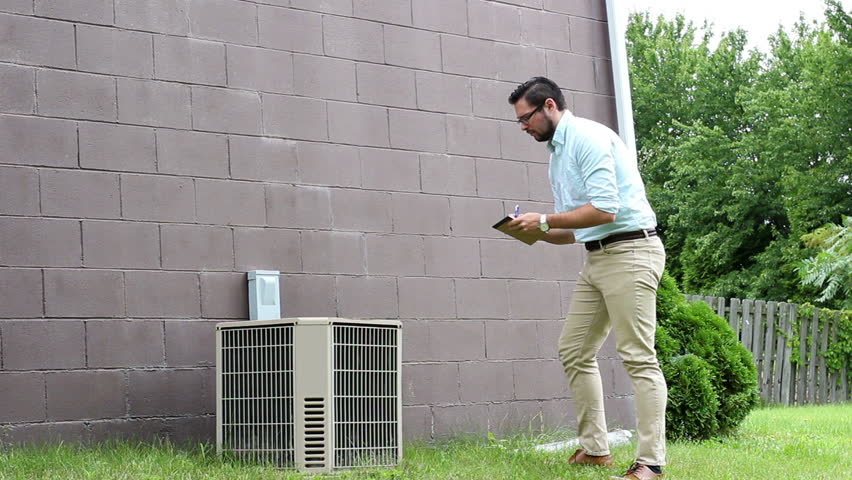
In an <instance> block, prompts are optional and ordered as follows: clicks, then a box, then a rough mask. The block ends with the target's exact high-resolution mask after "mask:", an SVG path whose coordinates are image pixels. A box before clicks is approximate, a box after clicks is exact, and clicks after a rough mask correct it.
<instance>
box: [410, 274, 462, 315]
mask: <svg viewBox="0 0 852 480" xmlns="http://www.w3.org/2000/svg"><path fill="white" fill-rule="evenodd" d="M455 303H456V302H455V292H454V288H453V281H452V279H449V278H402V277H400V279H399V314H400V316H402V317H409V318H455V316H456V305H455Z"/></svg>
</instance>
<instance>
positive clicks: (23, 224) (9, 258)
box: [0, 217, 82, 267]
mask: <svg viewBox="0 0 852 480" xmlns="http://www.w3.org/2000/svg"><path fill="white" fill-rule="evenodd" d="M0 245H3V250H2V251H0V265H4V266H45V267H79V266H80V265H81V264H82V261H81V258H82V248H81V246H80V222H78V221H73V220H58V219H37V218H8V217H6V218H4V217H0Z"/></svg>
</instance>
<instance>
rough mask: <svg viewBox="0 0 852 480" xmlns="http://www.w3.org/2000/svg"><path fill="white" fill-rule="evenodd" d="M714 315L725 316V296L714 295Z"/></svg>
mask: <svg viewBox="0 0 852 480" xmlns="http://www.w3.org/2000/svg"><path fill="white" fill-rule="evenodd" d="M716 301H717V303H716V315H719V316H720V317H722V318H725V297H716Z"/></svg>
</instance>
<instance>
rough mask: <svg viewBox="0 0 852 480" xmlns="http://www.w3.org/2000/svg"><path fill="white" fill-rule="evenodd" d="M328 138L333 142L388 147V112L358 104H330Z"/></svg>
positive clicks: (381, 108) (383, 109)
mask: <svg viewBox="0 0 852 480" xmlns="http://www.w3.org/2000/svg"><path fill="white" fill-rule="evenodd" d="M328 136H329V139H330V140H331V141H332V142H335V143H347V144H350V145H365V146H369V147H388V146H390V138H389V135H388V110H387V109H386V108H383V107H374V106H371V105H359V104H356V103H339V102H329V103H328Z"/></svg>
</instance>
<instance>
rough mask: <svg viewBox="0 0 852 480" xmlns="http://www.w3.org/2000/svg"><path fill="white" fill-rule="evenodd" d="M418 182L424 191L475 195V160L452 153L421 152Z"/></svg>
mask: <svg viewBox="0 0 852 480" xmlns="http://www.w3.org/2000/svg"><path fill="white" fill-rule="evenodd" d="M420 184H421V188H422V189H423V191H424V192H427V193H439V194H444V195H465V196H474V195H476V161H475V160H474V159H472V158H468V157H456V156H453V155H437V154H421V155H420Z"/></svg>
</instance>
